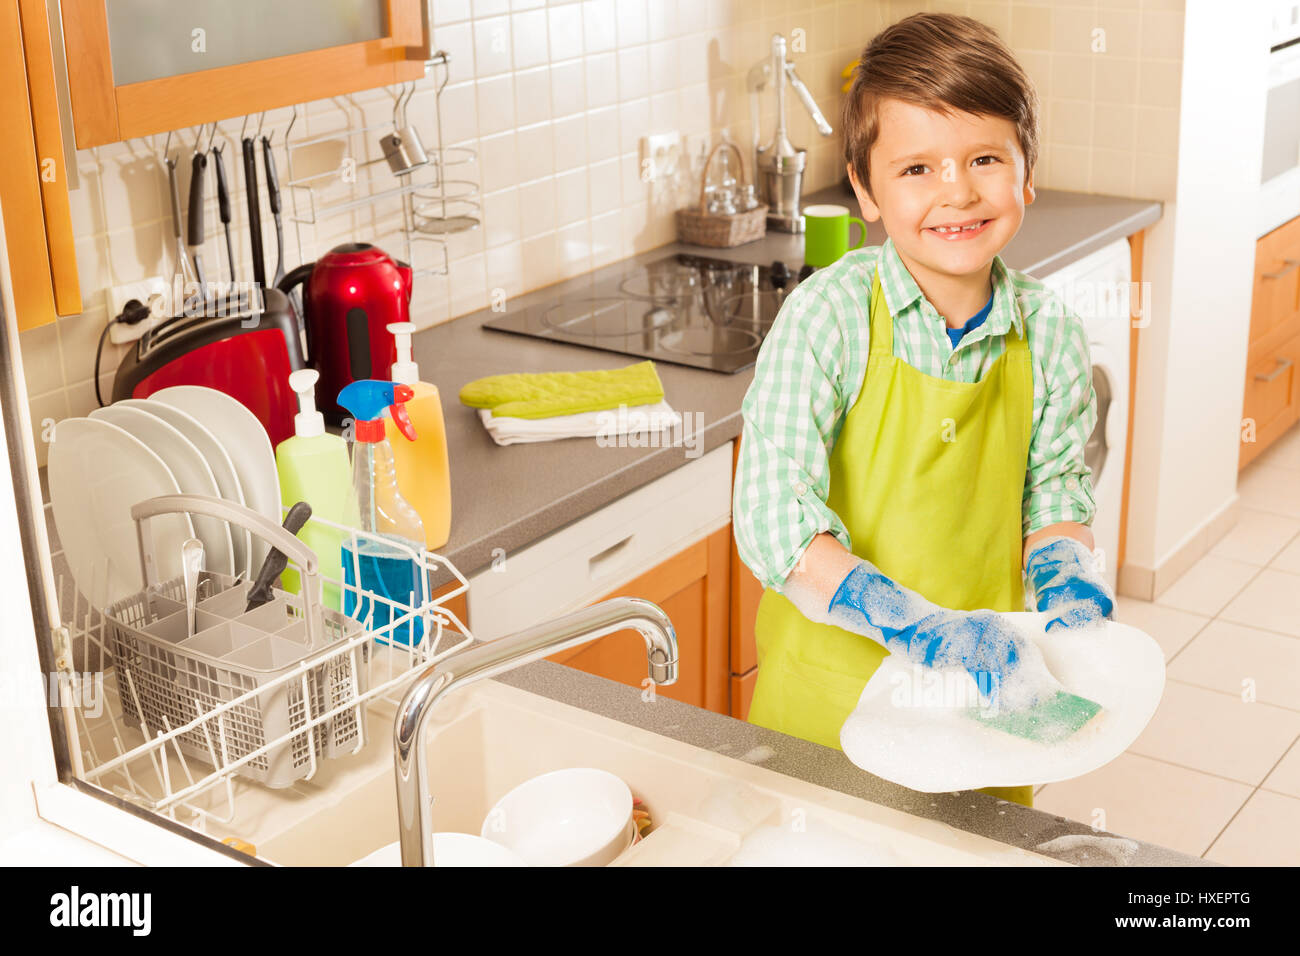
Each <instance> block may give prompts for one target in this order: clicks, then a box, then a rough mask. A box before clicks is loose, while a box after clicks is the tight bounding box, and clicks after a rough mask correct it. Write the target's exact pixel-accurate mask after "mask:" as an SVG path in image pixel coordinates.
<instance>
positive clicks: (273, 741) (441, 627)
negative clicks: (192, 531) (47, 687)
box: [59, 509, 475, 832]
mask: <svg viewBox="0 0 1300 956" xmlns="http://www.w3.org/2000/svg"><path fill="white" fill-rule="evenodd" d="M286 510H287V509H286ZM310 521H314V522H317V523H318V524H320V525H324V526H326V527H328V528H331V529H334V530H335V531H337V532H338V533H339V535H340V536H341V538H342V540H343V541H344V542H345V545H346V549H347V550H346V552H345V553H350V554H351V555H352V556H353V558H352V559H353V565H352V568H351V572H352V573H351V580H349V574H348V573H347V572H348V569H347V568H346V567H345V570H344V575H343V579H336V578H333V577H331V576H330V575H327V574H318V576H317V577H318V581H319V583H320V585H321V587H320V590H321V595H318V597H320V596H323V595H328V594H329V593H330V592H331V590H333V591H334V592H335V593H336V594H337V595H338V600H339V603H340V605H341V606H342V607H344V608H350V610H345V612H344V613H345V615H346V616H347V617H348V618H349V619H350V620H355V621H358V622H359V623H360V625H361V629H360V631H359V632H358V633H356V634H355V635H353V636H351V637H348V638H347V639H346V640H341V641H338V642H337V643H334V644H332V645H330V646H329V648H328V649H327V650H324V651H322V652H320V653H315V654H312V655H311V656H310V657H307V658H305V659H304V660H302V661H301V663H299V664H298V665H297V666H296V667H294V668H293V669H292V670H290V671H289V672H287V673H283V674H280V676H278V677H276V678H275V679H273V680H269V681H266V682H265V683H263V684H261V685H260V686H257V687H255V688H253V689H251V690H249V691H248V692H246V693H244V694H241V695H239V696H235V697H232V698H231V699H228V700H224V701H223V702H221V703H219V704H216V705H214V704H213V701H212V699H211V698H210V697H204V695H203V694H202V693H201V692H200V690H199V689H197V688H196V689H195V691H194V693H193V694H192V695H190V696H189V699H188V700H184V701H182V703H183V704H184V705H187V706H186V713H193V714H194V715H195V716H194V717H193V718H191V719H189V720H188V721H184V722H182V721H181V720H180V719H178V718H175V717H174V715H173V719H169V718H168V716H167V715H163V716H162V717H161V718H160V720H161V722H162V724H163V728H164V729H162V730H158V731H156V732H153V733H151V732H150V729H149V727H148V726H146V723H145V720H144V717H143V716H142V715H140V714H138V713H135V712H134V711H133V708H131V707H129V706H128V707H125V708H124V707H123V702H124V700H127V701H129V700H131V699H133V698H134V697H135V692H134V688H133V687H131V686H130V684H131V682H132V681H133V680H134V677H133V676H132V673H131V670H130V669H129V668H127V669H125V670H123V669H122V668H120V667H117V666H115V664H116V662H113V661H112V649H111V641H110V640H109V631H110V629H111V627H112V624H111V622H110V621H108V620H107V619H106V618H105V617H104V616H103V615H101V614H99V613H98V612H96V611H95V610H94V609H93V607H88V606H86V604H85V603H84V602H82V601H81V600H79V598H78V596H77V593H76V590H75V588H74V589H73V592H74V596H73V600H72V602H71V605H70V608H71V613H65V614H64V626H65V627H66V628H67V629H68V631H69V633H70V635H71V636H72V637H73V638H74V639H76V638H82V639H84V640H85V641H86V648H87V656H89V654H90V651H91V650H92V649H94V650H95V651H97V652H98V655H99V657H98V660H99V661H100V663H101V667H102V668H103V671H104V672H105V673H104V675H103V678H102V679H103V687H102V689H101V692H100V697H101V700H102V702H103V706H102V707H99V708H97V709H98V711H99V713H98V715H96V714H94V713H90V714H88V713H87V712H86V708H82V707H77V708H73V709H72V712H73V713H74V714H75V715H76V716H75V718H74V719H75V721H76V735H75V736H76V738H77V740H78V747H79V752H78V753H77V755H76V756H77V758H78V762H79V764H80V772H79V774H78V775H79V776H81V777H82V779H84V780H86V781H87V782H90V783H94V784H96V785H98V786H101V787H103V788H104V789H106V790H108V791H110V792H112V793H114V794H116V795H117V796H119V797H121V798H122V799H124V800H127V801H128V802H131V803H133V804H135V805H138V806H140V807H143V808H145V809H148V810H152V811H154V812H157V813H161V814H163V815H165V816H168V817H170V818H171V819H174V820H177V821H178V822H181V823H185V824H187V825H190V826H192V827H194V828H195V829H198V830H199V831H200V832H204V831H205V829H206V826H207V823H208V822H210V821H211V822H216V823H222V824H225V823H230V822H232V821H233V820H234V819H235V817H236V812H237V804H238V795H239V794H240V793H241V792H247V789H246V788H249V787H260V786H261V785H260V783H258V782H256V780H255V779H253V780H250V779H249V774H248V773H247V772H246V768H248V767H250V766H257V765H259V764H265V763H266V762H267V760H268V758H269V757H270V755H272V754H273V753H275V752H277V751H278V752H283V751H284V749H285V748H288V747H292V746H294V745H295V744H301V742H302V741H303V740H304V739H308V740H311V739H314V738H315V737H317V736H320V735H327V739H328V732H329V729H330V727H331V726H337V722H338V721H344V722H349V721H351V722H355V726H356V728H357V731H358V732H356V733H354V734H352V735H345V737H344V738H343V739H346V740H348V741H355V743H354V745H353V746H352V748H351V750H350V751H347V752H343V753H325V754H324V755H325V756H329V757H333V758H336V759H343V760H346V759H347V758H348V757H350V756H353V755H355V754H358V753H360V751H361V750H362V748H363V747H364V746H365V744H366V739H367V734H366V731H365V728H366V726H367V721H366V717H367V711H368V710H369V709H370V708H372V707H374V706H375V705H378V704H381V703H385V704H386V705H388V707H396V706H397V704H398V703H399V702H400V700H401V696H402V694H403V693H404V691H405V687H406V684H407V683H409V682H410V681H411V680H412V679H413V678H414V677H415V675H416V673H417V672H419V671H421V670H423V669H424V668H426V667H427V666H429V665H432V664H436V663H438V662H439V661H442V660H444V659H445V658H447V657H449V656H450V655H452V654H454V653H456V652H457V651H460V650H464V649H465V648H467V647H469V646H471V645H472V644H473V643H474V642H475V640H474V637H473V635H472V634H471V633H470V631H469V628H468V627H467V626H466V625H465V623H464V622H463V621H461V620H460V619H459V618H458V617H457V616H456V614H455V612H453V611H452V610H451V609H450V608H449V607H448V606H447V605H448V602H450V601H451V600H453V599H454V598H456V597H459V596H460V595H462V594H464V593H466V591H468V589H469V582H468V581H467V580H466V578H465V576H464V575H463V574H461V573H460V571H459V570H458V569H457V568H456V567H455V565H453V564H452V563H451V562H450V561H447V560H446V559H445V558H443V557H442V556H440V555H438V554H436V553H434V552H431V551H426V550H417V549H414V548H411V547H407V546H406V545H404V544H402V543H400V542H398V541H395V540H394V539H391V538H388V537H385V536H383V535H379V534H372V533H368V532H364V531H360V530H358V529H356V528H349V527H344V526H342V525H338V524H335V523H333V522H330V521H327V520H325V519H322V518H317V517H313V518H311V519H310ZM367 543H371V544H373V545H382V546H383V547H385V548H388V549H390V550H392V551H396V552H398V553H400V554H401V555H402V556H403V557H404V558H406V559H409V560H410V561H411V562H413V564H414V565H415V567H416V568H417V569H418V572H417V573H416V574H415V575H414V576H413V580H415V581H417V582H420V583H418V584H417V585H416V587H415V588H413V590H412V592H410V593H408V595H407V599H406V600H405V601H399V600H395V599H393V598H390V597H387V596H384V595H381V594H378V593H375V592H374V591H371V590H368V589H365V588H362V587H360V586H358V585H357V584H354V583H351V582H352V581H359V580H360V567H359V558H357V557H356V556H357V555H359V554H361V553H362V551H363V548H364V547H365V545H366V544H367ZM290 564H291V565H293V564H294V562H292V561H291V562H290ZM442 571H447V572H450V574H451V576H452V579H453V581H452V584H453V585H454V586H453V587H451V588H450V589H448V590H445V591H444V592H443V593H441V594H438V595H437V596H434V595H433V594H432V593H431V590H430V588H429V581H430V580H431V577H430V576H431V575H432V574H440V573H441V572H442ZM299 573H300V580H304V581H305V580H307V578H306V576H305V575H301V569H299ZM59 590H60V593H62V592H63V591H64V590H66V588H65V587H64V582H60V588H59ZM148 593H153V592H146V595H147V594H148ZM157 593H160V594H161V593H162V592H157ZM67 606H68V605H64V604H63V603H62V602H61V607H67ZM109 664H113V665H114V666H112V667H111V668H110V667H108V666H106V665H109ZM309 673H317V674H319V673H332V674H343V675H345V676H346V678H347V686H343V687H338V686H335V684H336V683H337V682H331V683H329V684H328V688H329V690H328V691H327V692H320V691H319V690H318V691H316V692H308V690H309V688H308V681H307V677H308V674H309ZM84 676H85V675H81V674H76V673H73V674H72V675H70V682H71V686H70V692H71V694H72V695H73V698H72V699H73V700H81V699H83V698H84V696H85V688H83V687H81V686H80V685H79V682H80V681H82V680H83V679H84ZM286 691H288V692H289V693H291V694H294V695H295V700H296V701H297V703H296V706H297V707H298V708H299V711H300V712H299V714H298V720H297V722H296V723H295V725H294V727H293V728H292V729H291V730H290V731H288V732H286V733H283V734H279V735H277V736H274V737H270V736H269V734H268V735H267V739H265V740H264V741H263V742H261V743H260V744H259V745H257V746H250V745H249V743H248V740H247V739H246V737H245V736H241V727H240V723H239V721H240V715H241V714H242V713H245V712H246V711H247V709H248V707H249V705H250V702H251V703H252V704H257V703H258V702H259V701H264V700H269V699H274V698H275V697H276V696H277V695H280V696H283V694H284V693H285V692H286ZM388 707H385V710H387V709H388ZM156 722H157V721H155V723H156ZM173 722H174V725H173ZM195 740H199V741H202V742H203V747H202V748H201V749H203V750H206V752H207V754H208V757H207V759H203V758H202V757H200V756H196V753H195V750H196V748H195V747H194V746H193V742H194V741H195ZM299 749H300V750H302V751H303V755H304V760H306V761H308V765H307V768H306V771H305V773H302V774H301V776H300V777H299V782H302V781H308V780H311V779H312V778H313V777H314V776H315V775H316V774H317V772H318V770H319V769H320V762H319V759H318V758H319V756H320V748H319V747H313V746H308V747H305V748H304V747H301V746H300V747H299Z"/></svg>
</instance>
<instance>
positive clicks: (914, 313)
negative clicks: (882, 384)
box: [732, 239, 1097, 590]
mask: <svg viewBox="0 0 1300 956" xmlns="http://www.w3.org/2000/svg"><path fill="white" fill-rule="evenodd" d="M877 260H879V264H880V282H881V285H882V287H883V290H884V294H885V302H886V304H887V305H888V306H889V312H890V314H891V315H892V316H893V319H894V355H895V356H896V357H898V358H900V359H902V360H903V361H904V362H907V363H908V364H909V365H911V366H912V367H913V368H915V369H917V370H919V371H921V372H924V373H925V374H926V375H932V376H934V377H935V378H942V379H947V380H949V381H954V382H977V381H979V380H980V379H981V378H983V376H984V374H985V373H986V372H987V371H988V369H989V367H990V366H991V365H992V364H993V362H994V361H995V360H996V359H997V357H998V356H999V355H1001V354H1002V352H1003V350H1004V349H1005V347H1006V334H1007V332H1008V330H1009V329H1010V328H1011V325H1012V322H1016V323H1017V330H1018V331H1020V332H1021V333H1022V334H1023V333H1024V332H1025V328H1024V327H1022V326H1021V325H1020V324H1019V323H1020V319H1021V318H1023V323H1024V326H1025V327H1027V329H1028V343H1029V352H1030V356H1031V360H1032V361H1031V364H1032V367H1033V373H1034V413H1033V414H1034V425H1033V434H1032V436H1031V438H1030V444H1029V461H1028V465H1027V469H1026V472H1025V489H1024V499H1023V501H1024V504H1023V508H1022V512H1021V514H1022V518H1023V533H1024V534H1025V535H1028V534H1029V533H1031V532H1033V531H1037V530H1038V529H1040V528H1043V527H1046V526H1047V525H1050V524H1054V523H1056V522H1058V521H1077V522H1080V523H1082V524H1090V523H1091V522H1092V518H1093V514H1094V512H1095V510H1096V505H1095V503H1094V501H1093V493H1092V478H1091V473H1090V471H1089V469H1088V466H1087V465H1085V464H1084V460H1083V449H1084V445H1085V444H1086V443H1087V441H1088V436H1089V435H1091V434H1092V430H1093V427H1094V425H1095V424H1096V421H1097V397H1096V393H1095V392H1094V391H1093V387H1092V369H1091V363H1090V361H1089V356H1088V339H1087V335H1086V333H1085V331H1084V327H1083V322H1082V321H1081V320H1080V319H1079V318H1078V317H1077V316H1076V315H1074V314H1073V313H1072V312H1070V311H1069V310H1068V309H1067V308H1066V307H1065V305H1064V303H1063V302H1062V301H1061V299H1060V297H1059V296H1057V295H1056V294H1054V293H1053V292H1051V291H1050V290H1048V289H1047V288H1046V287H1045V286H1044V285H1043V284H1042V283H1041V282H1039V281H1038V280H1037V279H1034V278H1032V277H1031V276H1028V275H1025V274H1024V273H1023V272H1017V271H1016V270H1014V269H1009V268H1007V266H1006V264H1005V263H1004V262H1003V261H1002V258H1001V257H1000V256H995V257H994V258H993V267H992V276H991V279H992V285H993V308H992V309H991V310H990V311H989V315H988V318H987V319H986V320H985V321H984V323H983V324H982V325H981V326H980V327H979V328H977V329H975V330H973V331H971V332H969V333H967V334H966V335H965V336H964V337H963V338H962V340H961V341H960V342H959V343H958V345H957V348H956V349H955V350H954V349H953V347H952V342H951V340H950V339H949V338H948V335H947V333H946V332H945V331H944V330H945V327H946V326H945V323H944V320H943V317H942V316H940V315H939V313H938V312H937V311H936V310H935V308H934V306H933V305H931V304H930V301H929V300H928V299H926V298H925V296H923V295H922V294H921V290H920V288H919V287H918V286H917V284H916V280H915V279H913V278H912V275H911V273H909V272H908V271H907V267H906V266H904V265H903V262H902V260H901V259H899V257H898V252H897V250H896V249H895V248H894V243H893V240H891V239H886V240H885V243H884V245H881V246H871V247H868V248H865V249H859V250H855V251H853V252H850V253H848V254H847V255H845V256H844V257H843V258H841V259H840V260H839V261H838V262H837V263H835V264H834V265H832V266H828V267H827V268H825V269H821V270H819V271H818V272H815V273H814V274H813V275H812V276H810V277H809V278H808V279H806V280H804V282H802V283H800V285H799V286H798V287H796V288H795V289H794V291H792V292H791V293H790V296H789V297H788V298H787V299H786V300H785V303H784V304H783V305H782V306H781V311H780V312H779V313H778V314H777V317H776V321H775V322H774V323H773V325H772V328H771V331H769V332H768V334H767V337H766V339H764V341H763V345H762V347H761V349H760V350H759V353H758V363H757V366H756V368H755V370H754V381H753V384H751V385H750V387H749V391H748V392H747V393H746V395H745V400H744V403H743V404H742V406H741V413H742V415H743V417H744V433H743V437H742V440H741V444H740V460H739V464H738V466H737V470H736V487H735V493H734V500H733V503H732V523H733V527H734V531H735V536H736V547H737V550H738V551H739V554H740V558H741V560H742V561H744V562H745V564H746V565H748V567H749V568H750V570H751V571H753V572H754V576H755V577H757V578H758V580H759V581H760V582H761V583H762V584H763V586H764V587H772V588H775V589H777V590H781V587H782V585H783V584H784V582H785V579H786V576H787V575H788V574H789V573H790V571H791V570H792V569H793V568H794V566H795V564H796V563H797V562H798V560H799V558H800V556H801V555H802V554H803V552H804V549H805V548H807V547H808V545H809V543H810V542H811V541H812V539H813V537H814V536H816V535H817V534H820V533H821V532H823V531H829V532H831V533H832V534H834V535H835V537H836V538H837V539H838V540H839V541H840V543H841V544H843V545H844V547H846V548H849V549H850V550H852V542H851V541H850V540H849V533H848V530H847V529H846V528H845V527H844V523H843V522H842V521H841V520H840V518H839V516H838V515H836V514H835V512H833V511H832V510H831V509H830V508H829V507H827V505H826V497H827V494H828V492H829V489H830V454H831V450H832V449H833V448H834V447H835V442H836V439H837V438H838V437H839V433H840V428H841V426H842V425H843V424H844V417H845V415H847V414H848V411H849V409H851V408H852V407H853V405H854V403H855V402H856V401H857V400H858V394H859V392H860V391H861V389H862V384H863V380H864V378H865V376H866V371H867V353H868V351H869V349H868V341H867V340H868V338H869V330H870V313H869V308H870V289H871V276H872V272H873V271H874V269H875V267H876V264H877ZM1013 296H1014V297H1015V299H1016V300H1018V301H1019V303H1020V309H1021V316H1020V317H1017V316H1016V310H1015V308H1014V306H1013V304H1012V297H1013ZM955 490H959V489H955ZM972 493H978V491H977V490H973V492H972Z"/></svg>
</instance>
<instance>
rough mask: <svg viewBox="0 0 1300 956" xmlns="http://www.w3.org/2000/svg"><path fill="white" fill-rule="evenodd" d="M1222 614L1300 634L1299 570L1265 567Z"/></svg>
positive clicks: (1283, 631) (1230, 617)
mask: <svg viewBox="0 0 1300 956" xmlns="http://www.w3.org/2000/svg"><path fill="white" fill-rule="evenodd" d="M1179 583H1181V582H1179ZM1175 586H1176V585H1175ZM1219 617H1221V618H1222V619H1223V620H1225V621H1232V622H1233V623H1235V624H1246V625H1248V626H1250V627H1259V628H1263V629H1264V630H1266V631H1279V632H1281V633H1283V634H1293V635H1295V636H1296V637H1300V574H1288V573H1287V572H1285V571H1274V570H1273V569H1272V568H1265V569H1264V570H1262V571H1260V572H1259V576H1258V577H1256V578H1255V579H1254V580H1253V581H1251V582H1250V583H1249V584H1247V585H1246V586H1245V587H1244V588H1242V589H1241V592H1240V593H1239V594H1238V595H1237V596H1236V597H1235V598H1233V599H1232V601H1230V602H1229V603H1228V606H1227V607H1225V608H1224V609H1223V610H1222V611H1220V612H1219ZM1297 653H1300V648H1297Z"/></svg>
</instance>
